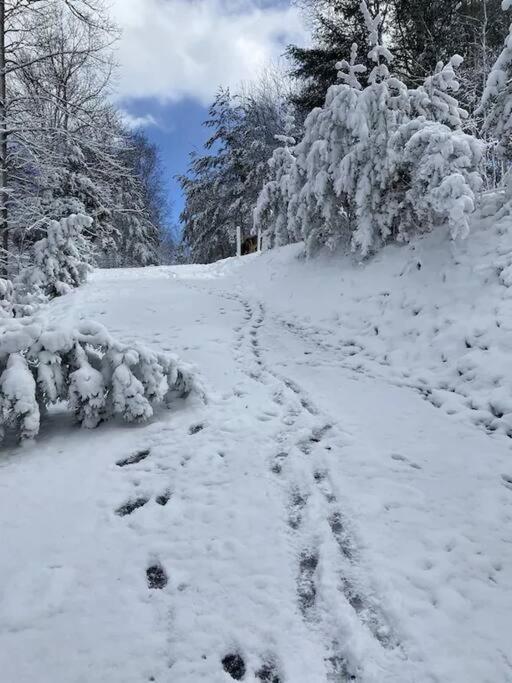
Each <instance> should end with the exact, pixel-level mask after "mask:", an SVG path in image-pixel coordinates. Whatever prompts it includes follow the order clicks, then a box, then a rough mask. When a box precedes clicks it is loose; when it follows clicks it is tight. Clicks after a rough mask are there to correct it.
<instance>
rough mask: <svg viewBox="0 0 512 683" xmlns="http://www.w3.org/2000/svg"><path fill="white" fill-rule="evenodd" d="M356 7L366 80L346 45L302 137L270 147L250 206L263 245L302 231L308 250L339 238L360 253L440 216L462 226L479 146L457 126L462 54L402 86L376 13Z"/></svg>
mask: <svg viewBox="0 0 512 683" xmlns="http://www.w3.org/2000/svg"><path fill="white" fill-rule="evenodd" d="M361 10H362V13H363V16H364V21H365V25H366V28H367V31H368V35H369V38H368V42H369V44H370V45H371V50H370V52H369V55H368V57H369V60H370V62H371V63H372V64H373V68H372V70H371V72H370V74H369V75H368V77H367V85H366V87H363V86H362V84H361V82H360V80H359V76H360V74H363V73H364V72H365V67H364V65H360V64H358V63H357V50H356V47H355V46H353V48H352V51H351V58H350V61H349V62H346V61H344V62H341V63H340V64H339V65H338V67H339V68H340V73H339V77H340V79H341V80H342V81H343V83H341V84H339V85H334V86H331V88H329V90H328V92H327V96H326V100H325V103H324V106H323V107H322V108H317V109H315V110H313V111H312V112H311V114H310V115H309V116H308V117H307V119H306V121H305V124H304V136H303V138H302V140H301V141H300V142H299V143H297V144H296V145H294V146H292V147H290V148H289V149H288V148H287V147H286V146H285V147H284V148H280V149H278V150H276V151H275V152H274V155H273V157H272V160H271V162H270V178H269V180H268V181H267V183H266V184H265V186H264V188H263V190H262V193H261V194H260V197H259V200H258V204H257V208H256V212H255V220H256V223H257V225H258V227H262V228H263V229H265V230H266V234H267V237H269V238H268V239H267V242H268V243H269V244H270V245H272V243H282V241H283V239H282V238H283V237H284V238H288V239H289V240H291V241H294V240H297V239H300V238H301V237H302V238H303V239H304V240H305V242H306V251H307V253H313V252H314V251H315V250H316V249H318V248H319V247H321V246H328V247H329V248H331V249H333V248H336V247H337V245H338V244H339V243H340V242H345V243H347V244H348V243H351V245H352V248H353V249H354V250H356V251H358V252H360V253H361V254H362V255H363V256H366V255H367V254H369V253H370V252H372V251H374V250H376V249H378V248H379V246H380V245H381V244H383V243H384V242H385V241H387V240H389V239H398V240H406V239H409V237H410V236H412V235H413V234H414V233H415V232H421V231H428V230H431V229H432V228H433V227H434V226H435V225H438V224H446V225H447V227H448V228H449V231H450V234H451V235H452V237H456V236H465V235H466V234H467V231H468V219H469V216H470V215H471V213H472V211H473V209H474V200H475V194H474V193H475V191H476V190H477V189H478V188H479V185H480V178H479V175H478V173H477V172H476V169H477V167H478V164H479V163H480V161H481V154H482V146H481V145H480V144H479V143H478V141H477V140H476V139H475V138H474V137H472V136H469V135H465V134H464V133H462V131H461V124H462V122H463V120H464V118H465V116H466V114H465V112H464V110H463V109H462V108H461V107H459V104H458V102H457V100H456V98H455V93H456V92H457V90H458V82H457V79H456V76H455V68H456V67H457V66H458V65H460V58H459V57H457V56H456V57H454V58H452V59H451V60H450V61H449V62H448V63H447V64H446V65H443V64H439V65H438V66H437V68H436V71H435V73H434V74H433V75H431V76H429V77H427V79H426V80H425V82H424V83H423V84H422V85H421V86H420V87H418V88H416V89H408V88H407V87H406V85H405V84H404V83H403V82H402V81H401V80H400V79H399V78H397V77H396V76H394V75H392V74H390V71H389V64H390V63H391V60H392V55H391V53H390V52H389V50H388V49H387V48H386V47H385V46H384V45H383V44H382V41H381V35H380V32H379V26H380V22H381V18H380V17H379V16H378V15H377V16H375V17H372V16H371V14H370V12H369V11H368V8H367V6H366V3H364V2H362V3H361ZM273 222H274V225H273ZM277 235H280V236H281V240H278V239H277Z"/></svg>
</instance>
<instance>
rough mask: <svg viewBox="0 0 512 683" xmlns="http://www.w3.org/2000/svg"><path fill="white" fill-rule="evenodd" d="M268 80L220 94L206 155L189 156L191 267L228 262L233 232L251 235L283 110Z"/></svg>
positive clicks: (185, 184)
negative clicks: (198, 264) (256, 207)
mask: <svg viewBox="0 0 512 683" xmlns="http://www.w3.org/2000/svg"><path fill="white" fill-rule="evenodd" d="M282 90H283V85H282V83H281V81H280V79H279V78H278V77H277V76H274V75H273V74H267V75H266V76H265V78H264V80H263V81H259V82H257V83H256V84H252V85H251V86H250V87H248V88H245V89H243V90H242V91H241V92H240V93H238V94H236V95H232V94H231V93H230V92H229V91H228V90H222V91H221V92H220V93H219V94H218V96H217V98H216V100H215V103H214V104H213V105H212V107H211V108H210V113H209V119H208V120H207V122H206V124H205V125H206V126H207V127H208V128H210V129H212V135H211V137H210V138H209V140H208V141H207V142H206V145H205V148H206V153H205V154H203V155H201V156H199V155H197V154H194V155H192V161H191V165H190V168H189V171H188V173H187V175H186V176H184V177H182V178H181V179H180V180H181V185H182V188H183V191H184V194H185V200H186V201H185V209H184V211H183V214H182V217H181V218H182V222H183V225H184V230H183V237H184V242H185V245H186V246H187V248H188V249H189V250H190V254H191V257H192V259H193V260H194V261H196V262H209V261H215V260H217V259H220V258H225V257H227V256H232V255H234V253H235V248H236V246H235V245H236V234H237V228H238V227H240V228H241V231H242V234H243V235H244V236H249V235H251V233H252V231H253V210H254V207H255V205H256V201H257V198H258V195H259V192H260V190H261V187H262V185H263V182H264V180H265V179H266V177H267V175H268V164H267V161H268V159H269V157H270V156H271V155H272V153H273V151H274V149H275V148H276V147H278V146H279V140H277V139H276V135H281V134H282V133H283V130H284V129H285V127H286V124H285V119H286V117H287V115H288V107H287V105H286V101H285V98H284V96H283V92H282Z"/></svg>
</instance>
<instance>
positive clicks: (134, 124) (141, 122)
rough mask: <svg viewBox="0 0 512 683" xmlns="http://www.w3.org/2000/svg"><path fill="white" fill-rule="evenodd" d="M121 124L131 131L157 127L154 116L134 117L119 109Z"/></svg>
mask: <svg viewBox="0 0 512 683" xmlns="http://www.w3.org/2000/svg"><path fill="white" fill-rule="evenodd" d="M120 114H121V117H122V119H123V123H124V124H125V125H126V126H127V127H128V128H131V130H137V129H138V128H147V127H148V126H157V125H158V124H157V122H156V119H155V117H154V116H151V114H144V115H143V116H134V115H133V114H130V112H129V111H126V110H125V109H121V111H120Z"/></svg>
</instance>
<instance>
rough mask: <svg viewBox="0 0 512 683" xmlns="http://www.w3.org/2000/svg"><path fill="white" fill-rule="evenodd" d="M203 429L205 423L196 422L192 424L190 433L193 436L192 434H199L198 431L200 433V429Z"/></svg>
mask: <svg viewBox="0 0 512 683" xmlns="http://www.w3.org/2000/svg"><path fill="white" fill-rule="evenodd" d="M203 429H204V425H203V424H200V423H199V424H195V425H192V426H191V427H190V428H189V430H188V433H189V434H190V435H191V436H192V435H194V434H198V433H199V432H200V431H202V430H203Z"/></svg>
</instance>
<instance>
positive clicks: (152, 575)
mask: <svg viewBox="0 0 512 683" xmlns="http://www.w3.org/2000/svg"><path fill="white" fill-rule="evenodd" d="M146 579H147V582H148V588H151V589H162V588H165V586H166V585H167V581H168V578H167V573H166V571H165V569H164V568H163V567H162V565H161V564H153V565H151V567H148V568H147V569H146Z"/></svg>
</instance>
